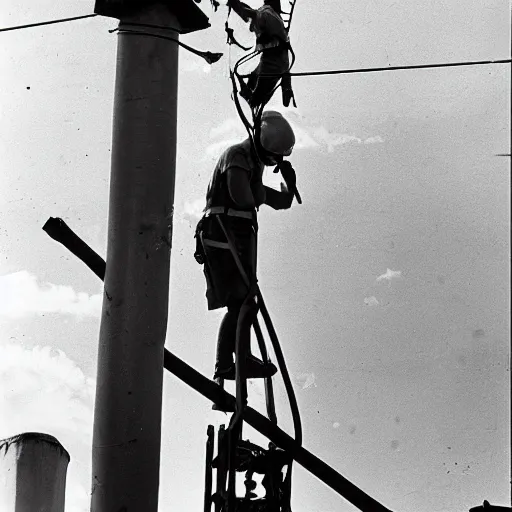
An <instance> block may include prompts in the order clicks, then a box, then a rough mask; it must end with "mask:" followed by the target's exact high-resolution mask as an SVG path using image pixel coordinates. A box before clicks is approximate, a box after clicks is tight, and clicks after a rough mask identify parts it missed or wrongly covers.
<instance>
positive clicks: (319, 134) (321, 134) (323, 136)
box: [313, 126, 362, 153]
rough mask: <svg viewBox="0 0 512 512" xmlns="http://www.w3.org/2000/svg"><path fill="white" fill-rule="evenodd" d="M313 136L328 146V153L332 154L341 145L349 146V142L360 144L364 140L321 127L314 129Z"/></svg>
mask: <svg viewBox="0 0 512 512" xmlns="http://www.w3.org/2000/svg"><path fill="white" fill-rule="evenodd" d="M313 136H314V137H315V140H316V141H318V142H319V143H321V144H322V145H324V146H327V151H328V152H329V153H332V152H333V151H334V148H335V147H336V146H339V145H341V144H348V143H349V142H355V143H358V144H360V143H361V142H362V140H361V139H360V138H359V137H356V136H354V135H348V134H341V133H336V132H330V131H328V130H327V129H326V128H325V127H324V126H319V127H317V128H314V129H313Z"/></svg>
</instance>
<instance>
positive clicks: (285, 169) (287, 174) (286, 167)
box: [274, 160, 302, 204]
mask: <svg viewBox="0 0 512 512" xmlns="http://www.w3.org/2000/svg"><path fill="white" fill-rule="evenodd" d="M276 169H279V170H280V171H281V176H282V177H283V180H284V181H285V183H286V186H287V187H288V190H289V191H290V192H291V193H292V194H293V195H294V196H295V199H297V202H298V203H299V204H302V198H301V197H300V194H299V191H298V190H297V175H296V174H295V169H294V168H293V167H292V164H291V163H290V162H288V160H283V161H282V162H279V164H278V165H277V167H276ZM274 172H276V170H274Z"/></svg>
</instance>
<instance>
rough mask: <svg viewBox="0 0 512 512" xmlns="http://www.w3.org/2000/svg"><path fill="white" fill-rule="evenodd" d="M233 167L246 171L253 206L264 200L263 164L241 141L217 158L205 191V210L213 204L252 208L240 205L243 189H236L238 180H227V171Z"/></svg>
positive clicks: (228, 174)
mask: <svg viewBox="0 0 512 512" xmlns="http://www.w3.org/2000/svg"><path fill="white" fill-rule="evenodd" d="M235 168H236V169H237V170H240V171H241V172H246V173H247V178H248V184H249V186H250V188H251V193H252V196H253V197H254V200H255V203H256V205H255V206H256V207H258V206H260V205H261V204H262V203H263V201H264V200H265V196H264V189H263V184H262V175H263V168H264V165H263V163H262V162H260V161H259V160H257V159H256V158H255V156H254V155H253V154H252V152H251V151H250V149H249V148H248V147H247V143H246V142H245V143H244V142H242V143H240V144H235V145H233V146H231V147H229V148H228V149H226V150H225V151H224V153H223V154H222V155H221V157H220V158H219V160H218V162H217V165H216V166H215V169H214V171H213V175H212V178H211V180H210V184H209V185H208V191H207V192H206V208H205V210H207V209H208V208H212V207H214V206H224V207H226V208H234V209H235V210H249V211H250V210H252V209H251V208H247V207H245V208H244V207H243V206H240V204H241V203H242V201H241V200H240V199H241V198H240V195H241V194H243V191H240V190H237V185H238V183H239V182H238V180H237V182H236V183H230V182H228V178H229V176H230V173H228V171H229V170H230V169H235ZM242 197H243V196H242Z"/></svg>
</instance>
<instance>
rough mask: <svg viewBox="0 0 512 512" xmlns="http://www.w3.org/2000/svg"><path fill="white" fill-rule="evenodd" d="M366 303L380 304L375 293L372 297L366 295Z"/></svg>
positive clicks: (369, 304) (371, 304) (370, 304)
mask: <svg viewBox="0 0 512 512" xmlns="http://www.w3.org/2000/svg"><path fill="white" fill-rule="evenodd" d="M364 303H365V304H366V305H367V306H378V305H379V301H378V300H377V298H376V297H374V296H373V295H372V296H371V297H365V298H364Z"/></svg>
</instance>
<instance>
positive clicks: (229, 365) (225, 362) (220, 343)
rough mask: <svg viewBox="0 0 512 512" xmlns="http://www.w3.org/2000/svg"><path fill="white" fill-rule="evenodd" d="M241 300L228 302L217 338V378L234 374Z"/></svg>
mask: <svg viewBox="0 0 512 512" xmlns="http://www.w3.org/2000/svg"><path fill="white" fill-rule="evenodd" d="M241 306H242V303H241V302H232V303H230V304H228V310H227V312H226V314H225V315H224V318H223V319H222V322H221V324H220V327H219V335H218V338H217V363H216V365H215V378H217V377H223V376H224V375H226V374H234V363H233V355H234V353H235V344H236V326H237V322H238V316H239V314H240V307H241Z"/></svg>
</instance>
